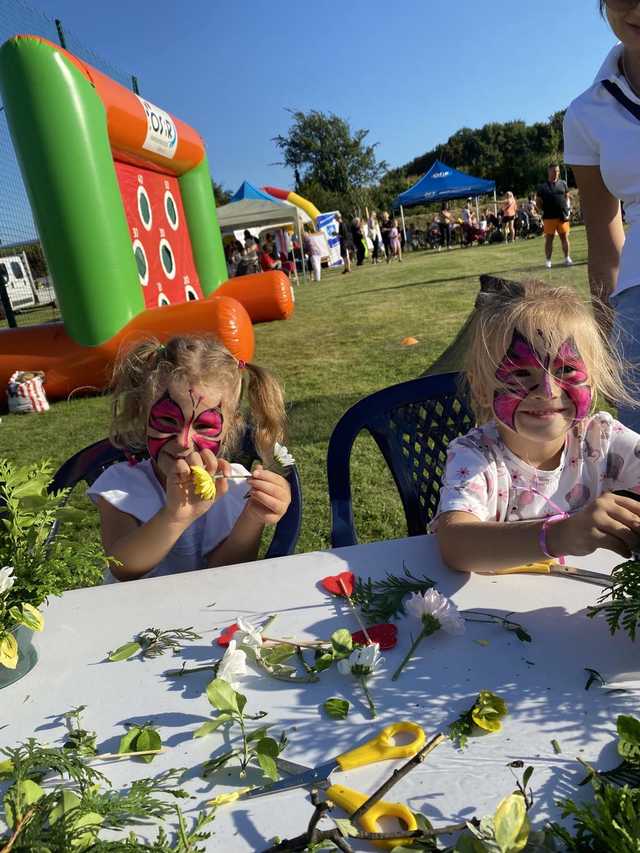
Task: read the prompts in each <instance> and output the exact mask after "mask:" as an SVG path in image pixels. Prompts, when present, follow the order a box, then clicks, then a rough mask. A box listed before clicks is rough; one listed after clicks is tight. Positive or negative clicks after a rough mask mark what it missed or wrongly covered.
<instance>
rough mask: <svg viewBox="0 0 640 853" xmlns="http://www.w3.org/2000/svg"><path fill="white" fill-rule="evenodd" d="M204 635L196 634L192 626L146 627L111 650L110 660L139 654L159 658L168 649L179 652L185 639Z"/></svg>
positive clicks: (118, 659) (194, 638)
mask: <svg viewBox="0 0 640 853" xmlns="http://www.w3.org/2000/svg"><path fill="white" fill-rule="evenodd" d="M201 639H202V635H201V634H196V632H195V631H194V630H193V629H192V628H191V627H189V628H167V629H162V628H145V629H144V631H140V633H139V634H136V637H135V639H134V640H132V641H131V642H129V643H125V644H124V645H122V646H119V647H118V648H117V649H115V650H114V651H112V652H109V655H108V659H109V660H110V661H120V660H127V659H128V658H131V657H133V656H134V655H137V654H139V655H140V657H141V658H157V657H160V655H163V654H164V653H165V652H167V651H173V652H177V651H179V650H180V649H181V648H182V643H183V641H184V640H201Z"/></svg>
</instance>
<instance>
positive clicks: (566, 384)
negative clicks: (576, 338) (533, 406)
mask: <svg viewBox="0 0 640 853" xmlns="http://www.w3.org/2000/svg"><path fill="white" fill-rule="evenodd" d="M565 367H569V368H571V372H570V373H569V375H567V376H565V377H559V378H558V380H557V382H558V385H559V386H560V388H562V390H563V391H564V392H565V394H566V395H567V397H568V398H569V399H570V400H571V402H572V403H573V405H574V406H575V410H576V411H575V415H574V418H573V422H572V426H575V424H577V423H578V422H579V421H581V420H583V419H584V418H586V416H587V415H588V414H589V412H590V410H591V403H592V402H593V391H592V389H591V386H590V385H589V384H588V382H589V372H588V370H587V366H586V364H585V363H584V361H583V359H582V357H581V356H580V353H579V352H578V351H577V349H576V348H575V345H574V343H573V341H572V340H571V339H570V338H568V339H567V340H566V341H563V342H562V344H561V345H560V349H559V350H558V355H557V356H556V358H555V359H554V362H553V368H554V371H555V370H559V369H562V368H565Z"/></svg>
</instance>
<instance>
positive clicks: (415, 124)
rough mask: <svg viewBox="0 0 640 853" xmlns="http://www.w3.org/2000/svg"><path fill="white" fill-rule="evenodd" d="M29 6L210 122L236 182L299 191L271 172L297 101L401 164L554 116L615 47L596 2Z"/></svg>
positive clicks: (180, 111)
mask: <svg viewBox="0 0 640 853" xmlns="http://www.w3.org/2000/svg"><path fill="white" fill-rule="evenodd" d="M26 2H28V3H29V5H30V6H32V7H34V8H36V9H39V10H41V11H42V12H44V13H45V14H47V15H48V16H49V17H51V18H53V17H58V18H60V19H61V20H62V22H63V25H64V26H65V28H66V29H68V30H69V31H70V32H72V33H73V35H74V36H75V37H76V38H78V39H79V40H80V41H82V42H83V43H85V44H86V45H87V46H89V47H91V48H92V49H93V50H94V51H95V52H96V53H97V54H99V55H101V56H103V57H104V58H106V59H108V60H109V61H110V62H111V63H112V64H113V65H115V66H117V67H118V68H119V69H122V70H123V71H129V72H133V73H135V74H136V75H137V77H138V79H139V81H140V90H141V94H143V95H145V96H146V97H148V98H149V99H150V100H152V101H153V102H155V103H156V104H158V105H159V106H161V107H163V108H165V109H167V110H169V111H170V112H172V113H174V114H175V115H177V116H178V117H179V118H181V119H183V120H184V121H187V122H188V123H189V124H192V125H193V126H194V127H195V128H197V129H198V130H199V131H200V133H201V134H202V136H203V137H204V139H205V142H206V144H207V148H208V151H209V162H210V165H211V171H212V174H213V177H214V178H215V179H216V180H217V181H219V182H221V183H223V184H224V185H225V186H226V187H227V188H229V189H232V190H235V189H236V187H237V186H238V184H239V183H240V182H241V181H242V179H244V178H247V179H248V180H251V181H253V182H254V183H256V184H258V185H263V184H273V185H280V186H291V185H292V176H291V174H290V173H289V172H288V170H285V169H283V168H281V167H279V166H274V165H271V164H273V163H274V162H275V161H277V160H278V159H279V156H278V152H277V150H276V148H275V146H274V144H273V142H272V141H271V140H272V137H273V136H275V135H276V134H278V133H285V132H286V130H287V128H288V126H289V118H288V114H287V112H286V111H285V107H291V108H293V109H301V110H310V109H317V110H323V111H327V112H328V111H332V112H335V113H337V114H338V115H340V116H343V117H344V118H346V119H348V120H349V122H350V123H351V126H352V127H353V128H361V127H363V128H369V130H370V139H371V140H372V141H375V142H379V143H380V145H379V147H378V152H379V157H380V158H383V159H385V160H387V161H388V163H389V164H390V165H391V166H397V165H401V164H403V163H405V162H407V161H409V160H411V159H412V158H413V157H415V156H417V155H419V154H422V153H423V152H425V151H427V150H428V149H430V148H432V147H433V146H434V145H435V144H437V143H438V142H444V141H445V140H446V139H447V138H448V137H449V136H450V135H451V134H452V133H454V132H455V131H456V130H457V129H458V128H460V127H462V126H468V127H478V126H480V125H482V124H485V123H486V122H488V121H507V120H509V119H516V118H520V119H524V120H525V121H527V122H533V121H538V120H544V119H546V118H547V117H548V116H549V115H550V114H551V113H552V112H554V111H555V110H558V109H561V108H563V107H565V106H566V105H567V104H568V103H569V101H570V100H571V98H572V97H574V96H575V95H576V94H578V93H579V92H580V91H582V89H584V88H585V87H586V86H587V85H588V84H589V83H590V82H591V79H592V77H593V75H594V74H595V72H596V70H597V68H598V67H599V65H600V63H601V61H602V59H603V57H604V55H605V53H606V51H607V50H608V48H609V47H610V46H611V44H613V36H612V34H611V32H610V31H609V29H608V27H607V26H606V24H605V23H604V22H603V21H602V20H601V19H600V18H599V16H598V13H597V9H596V6H597V3H596V0H563V2H562V3H558V2H557V0H533V2H514V0H488V2H487V0H457V2H456V3H445V2H435V0H403V2H399V3H395V4H394V3H388V2H382V0H373V2H372V0H367V2H365V0H349V2H345V0H339V2H337V3H315V4H310V3H305V2H298V3H296V2H287V3H286V4H284V3H277V2H263V1H262V0H245V2H242V3H240V2H235V0H226V2H221V0H189V2H184V3H179V2H176V0H156V2H149V0H135V1H134V0H110V2H109V3H108V4H107V3H97V2H87V0H26ZM394 8H395V10H394ZM445 10H449V11H445ZM2 35H4V33H3V34H2Z"/></svg>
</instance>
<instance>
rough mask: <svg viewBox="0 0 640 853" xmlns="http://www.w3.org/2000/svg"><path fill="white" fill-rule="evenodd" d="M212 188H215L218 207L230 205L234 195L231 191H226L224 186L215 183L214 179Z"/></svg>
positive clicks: (214, 194) (214, 193)
mask: <svg viewBox="0 0 640 853" xmlns="http://www.w3.org/2000/svg"><path fill="white" fill-rule="evenodd" d="M211 186H212V187H213V197H214V198H215V200H216V207H222V205H223V204H229V202H230V201H231V196H232V193H231V192H229V190H226V189H225V188H224V187H223V186H222V184H219V183H218V182H217V181H214V180H213V178H211Z"/></svg>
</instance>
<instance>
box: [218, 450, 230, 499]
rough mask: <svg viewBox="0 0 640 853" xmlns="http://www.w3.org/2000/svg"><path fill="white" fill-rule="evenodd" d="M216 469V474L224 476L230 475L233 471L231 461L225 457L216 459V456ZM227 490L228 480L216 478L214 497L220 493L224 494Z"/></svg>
mask: <svg viewBox="0 0 640 853" xmlns="http://www.w3.org/2000/svg"><path fill="white" fill-rule="evenodd" d="M216 466H217V467H216V471H217V473H218V474H224V476H225V478H226V477H230V476H231V475H232V473H233V471H232V468H231V463H230V462H228V461H227V460H226V459H217V458H216ZM228 491H229V480H227V479H220V480H216V498H219V497H222V495H226V493H227V492H228Z"/></svg>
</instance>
